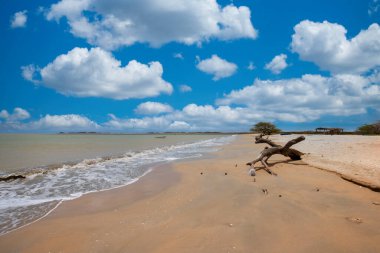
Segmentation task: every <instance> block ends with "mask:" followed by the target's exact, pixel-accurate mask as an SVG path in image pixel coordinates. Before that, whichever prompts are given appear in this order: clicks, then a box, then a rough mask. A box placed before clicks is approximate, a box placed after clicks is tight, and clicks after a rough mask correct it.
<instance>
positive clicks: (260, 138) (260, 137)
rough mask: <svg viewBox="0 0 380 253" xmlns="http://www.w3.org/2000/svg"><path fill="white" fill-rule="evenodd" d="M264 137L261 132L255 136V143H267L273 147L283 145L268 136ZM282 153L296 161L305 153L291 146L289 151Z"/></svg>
mask: <svg viewBox="0 0 380 253" xmlns="http://www.w3.org/2000/svg"><path fill="white" fill-rule="evenodd" d="M263 137H264V135H263V134H260V135H258V136H256V137H255V143H256V144H258V143H266V144H268V145H269V146H271V147H281V145H278V144H276V143H274V142H273V141H271V140H269V139H268V138H263ZM281 154H282V155H284V156H287V157H289V158H290V159H292V160H293V161H296V160H301V156H302V155H303V154H304V153H302V152H300V151H298V150H296V149H292V148H289V149H288V150H287V152H283V153H281Z"/></svg>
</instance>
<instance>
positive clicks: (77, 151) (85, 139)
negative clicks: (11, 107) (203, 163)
mask: <svg viewBox="0 0 380 253" xmlns="http://www.w3.org/2000/svg"><path fill="white" fill-rule="evenodd" d="M234 139H235V136H234V135H222V134H165V135H155V134H138V135H137V134H136V135H127V134H0V235H3V234H6V233H9V232H10V231H13V230H15V229H18V228H21V227H23V226H26V225H28V224H30V223H33V222H35V221H37V220H39V219H41V218H43V217H45V216H46V215H48V214H49V213H50V212H51V211H52V210H54V209H55V208H56V207H57V206H58V205H59V204H60V203H62V201H67V200H71V199H75V198H78V197H80V196H82V195H83V194H86V193H90V192H96V191H104V190H109V189H113V188H118V187H122V186H126V185H129V184H131V183H134V182H136V181H137V180H138V179H139V178H141V177H142V176H144V175H146V174H147V173H149V172H150V171H152V169H153V168H155V167H158V166H160V165H162V164H165V163H169V162H172V161H177V160H182V159H194V158H200V157H202V156H204V155H205V154H208V153H211V152H215V151H217V150H219V149H220V148H221V147H222V146H223V145H225V144H227V143H229V142H232V141H233V140H234ZM10 176H15V177H19V178H16V179H14V180H7V181H5V179H7V178H9V177H10Z"/></svg>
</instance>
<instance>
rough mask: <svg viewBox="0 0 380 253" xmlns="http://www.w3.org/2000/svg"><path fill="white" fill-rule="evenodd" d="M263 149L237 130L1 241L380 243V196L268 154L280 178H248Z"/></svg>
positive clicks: (202, 245)
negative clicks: (194, 154)
mask: <svg viewBox="0 0 380 253" xmlns="http://www.w3.org/2000/svg"><path fill="white" fill-rule="evenodd" d="M263 147H264V145H257V144H254V143H253V142H252V140H251V139H250V137H249V136H238V137H237V139H236V140H235V141H234V142H233V143H230V144H227V145H225V146H223V147H222V150H220V151H218V152H216V153H212V154H211V156H209V157H204V158H200V159H195V160H189V161H182V160H181V161H175V162H172V163H170V165H163V166H162V167H160V168H157V169H155V170H153V171H152V172H151V173H148V174H147V175H146V176H144V177H142V178H141V179H140V180H138V182H136V183H134V184H131V185H128V186H126V187H120V188H118V189H113V190H107V191H103V192H95V193H90V194H86V195H84V196H81V197H79V198H77V199H75V200H71V201H65V202H64V203H62V204H61V205H60V206H59V207H58V208H57V209H56V210H55V211H54V212H52V213H51V214H50V215H48V216H47V217H45V218H44V219H42V220H40V221H38V222H36V223H33V224H31V225H29V226H27V227H24V228H22V229H19V230H17V231H13V232H11V233H8V234H6V235H3V236H0V246H1V247H2V248H3V249H4V250H6V252H8V251H9V252H13V251H17V252H44V251H46V252H48V251H52V252H59V251H64V252H105V251H107V252H125V251H129V252H168V251H171V252H194V251H196V252H227V251H231V252H233V251H234V252H251V250H252V248H254V249H256V250H257V251H258V252H305V251H306V250H308V251H310V252H320V251H329V252H331V251H334V250H332V249H335V250H337V251H345V252H376V251H378V250H380V246H379V245H378V244H376V242H377V241H379V239H380V217H378V212H379V208H380V207H379V206H377V205H375V204H372V202H380V195H379V194H378V193H375V192H371V191H369V190H367V189H362V188H360V187H358V186H356V185H354V184H352V183H349V182H346V181H344V180H341V179H340V178H339V177H337V176H336V175H335V174H332V173H326V172H325V171H322V170H316V169H314V168H312V167H310V166H309V165H307V164H305V163H304V162H302V161H287V160H286V159H284V157H281V156H274V157H273V158H271V159H270V163H271V164H275V165H274V166H273V167H272V169H274V170H275V171H276V172H277V173H278V174H279V176H278V177H274V176H270V175H269V174H267V173H266V172H264V171H262V170H261V171H258V173H257V176H256V177H255V178H253V177H250V176H248V174H247V167H246V166H244V164H245V162H247V161H249V160H251V159H252V158H253V157H254V156H256V155H257V154H258V152H259V151H261V149H262V148H263ZM201 173H202V174H201ZM254 179H255V182H254V181H253V180H254ZM263 189H267V194H266V193H264V192H263ZM316 189H318V191H317V190H316ZM115 210H116V211H115ZM271 228H276V229H274V230H272V229H271ZM107 234H108V235H107ZM147 238H149V239H147ZM20 240H21V241H20ZM147 240H149V243H148V241H147ZM272 240H275V241H276V242H277V243H276V245H273V244H272V243H269V242H270V241H272ZM280 249H281V251H280ZM366 250H367V251H366Z"/></svg>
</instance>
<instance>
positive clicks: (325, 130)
mask: <svg viewBox="0 0 380 253" xmlns="http://www.w3.org/2000/svg"><path fill="white" fill-rule="evenodd" d="M315 132H316V133H323V134H331V135H332V134H341V133H343V128H327V127H317V128H316V129H315Z"/></svg>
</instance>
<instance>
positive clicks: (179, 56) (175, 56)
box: [173, 53, 185, 60]
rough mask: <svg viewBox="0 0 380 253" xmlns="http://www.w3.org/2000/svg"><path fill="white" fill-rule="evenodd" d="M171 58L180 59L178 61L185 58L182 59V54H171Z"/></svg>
mask: <svg viewBox="0 0 380 253" xmlns="http://www.w3.org/2000/svg"><path fill="white" fill-rule="evenodd" d="M173 57H174V58H177V59H180V60H183V59H185V57H183V54H182V53H175V54H173Z"/></svg>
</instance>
